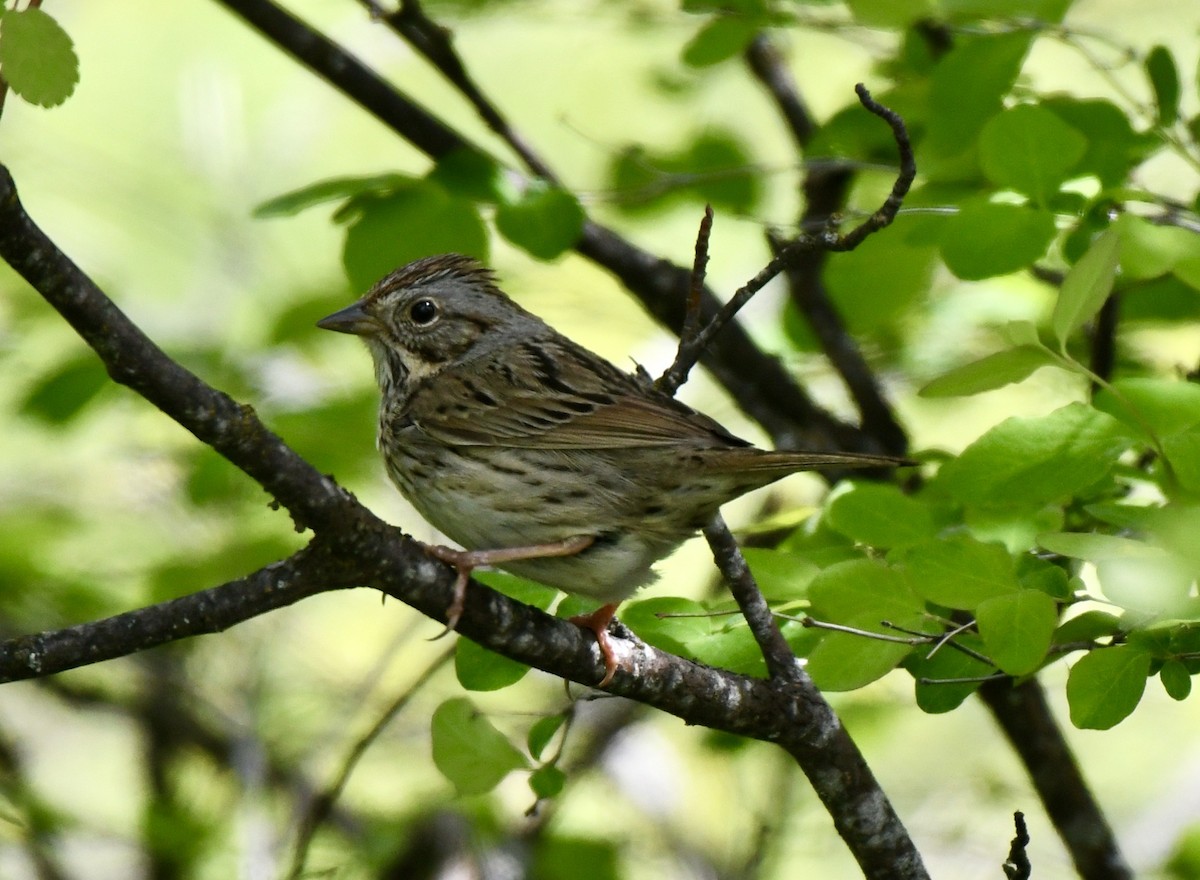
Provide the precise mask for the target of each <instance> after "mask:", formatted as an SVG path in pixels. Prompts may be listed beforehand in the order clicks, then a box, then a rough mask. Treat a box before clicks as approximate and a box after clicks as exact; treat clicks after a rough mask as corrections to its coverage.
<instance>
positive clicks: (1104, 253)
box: [1050, 229, 1121, 344]
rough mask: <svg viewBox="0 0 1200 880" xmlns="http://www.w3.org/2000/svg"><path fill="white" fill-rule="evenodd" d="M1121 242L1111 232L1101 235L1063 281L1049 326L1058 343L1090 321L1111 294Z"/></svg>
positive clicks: (1064, 341)
mask: <svg viewBox="0 0 1200 880" xmlns="http://www.w3.org/2000/svg"><path fill="white" fill-rule="evenodd" d="M1120 247H1121V240H1120V238H1119V237H1118V235H1117V233H1116V231H1115V230H1113V229H1108V230H1106V231H1105V232H1103V233H1101V234H1100V236H1099V238H1097V239H1096V240H1095V241H1094V242H1092V246H1091V247H1090V248H1088V251H1087V253H1085V254H1084V255H1083V256H1082V257H1080V259H1079V262H1077V263H1076V264H1075V265H1074V266H1072V267H1071V270H1070V271H1069V272H1068V273H1067V277H1066V278H1064V279H1063V283H1062V287H1061V288H1060V289H1059V292H1058V301H1057V302H1055V304H1054V314H1053V315H1052V316H1051V319H1050V324H1051V326H1052V327H1053V328H1054V335H1055V337H1057V339H1058V341H1059V342H1060V343H1063V344H1066V341H1067V338H1068V337H1069V336H1070V335H1071V334H1072V333H1074V332H1075V331H1076V330H1078V329H1079V328H1080V327H1082V326H1083V325H1084V324H1085V323H1087V322H1088V321H1090V320H1091V319H1092V318H1093V317H1094V316H1095V314H1096V312H1098V311H1100V307H1101V306H1102V305H1104V301H1105V300H1106V299H1108V295H1109V294H1110V293H1111V292H1112V286H1113V279H1114V278H1115V277H1116V273H1117V258H1118V256H1119V254H1120Z"/></svg>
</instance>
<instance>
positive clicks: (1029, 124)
mask: <svg viewBox="0 0 1200 880" xmlns="http://www.w3.org/2000/svg"><path fill="white" fill-rule="evenodd" d="M1086 151H1087V139H1086V138H1085V137H1084V136H1083V135H1081V134H1080V133H1079V132H1078V131H1076V130H1075V129H1074V128H1072V127H1071V126H1069V125H1068V124H1067V123H1065V122H1063V121H1062V120H1061V119H1060V118H1059V117H1057V116H1055V115H1054V113H1052V112H1051V111H1049V110H1047V109H1046V108H1044V107H1040V106H1037V105H1035V104H1018V105H1017V106H1016V107H1011V108H1009V109H1008V110H1004V111H1002V112H1001V113H998V114H997V115H996V116H993V117H992V118H991V119H989V120H988V122H987V124H986V125H984V127H983V131H982V132H981V134H980V136H979V164H980V166H981V167H982V168H983V172H984V174H986V175H987V176H988V178H989V179H990V180H991V181H992V182H993V183H995V184H996V185H997V186H999V187H1003V188H1008V189H1015V190H1017V191H1018V192H1021V193H1024V194H1025V195H1027V196H1029V197H1030V198H1031V199H1033V201H1035V202H1037V203H1038V204H1039V205H1042V206H1045V205H1046V203H1047V202H1048V201H1049V200H1050V197H1051V196H1052V195H1054V194H1055V193H1056V192H1058V188H1059V185H1060V184H1061V183H1062V182H1063V181H1064V180H1066V179H1067V177H1068V176H1069V175H1070V172H1071V170H1072V169H1073V168H1074V167H1075V165H1076V163H1078V162H1079V160H1080V159H1082V158H1083V155H1084V153H1085V152H1086Z"/></svg>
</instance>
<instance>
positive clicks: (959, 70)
mask: <svg viewBox="0 0 1200 880" xmlns="http://www.w3.org/2000/svg"><path fill="white" fill-rule="evenodd" d="M1031 39H1032V37H1031V35H1030V34H1028V33H1022V32H1019V31H1017V32H1013V33H1008V34H995V35H986V36H981V37H976V38H974V39H970V38H963V39H959V40H955V43H954V48H953V49H951V50H950V51H949V52H947V53H946V55H945V56H944V57H943V58H942V60H941V62H940V63H939V64H938V65H937V67H936V68H935V69H934V72H933V78H932V81H931V83H930V91H929V132H928V148H929V149H930V150H931V151H932V152H933V153H935V154H937V155H939V156H954V155H957V154H959V153H962V152H963V151H965V150H969V149H970V147H971V146H972V145H973V144H974V142H975V139H976V137H977V136H978V135H979V132H980V131H981V130H982V129H983V126H984V123H986V122H987V120H988V119H989V118H990V117H991V116H993V115H994V114H995V113H997V112H998V111H999V110H1000V108H1001V106H1002V105H1001V99H1002V98H1003V96H1004V95H1006V94H1007V93H1008V91H1009V90H1010V89H1011V88H1012V86H1013V83H1014V82H1016V79H1017V73H1018V72H1019V71H1020V69H1021V64H1022V62H1023V61H1024V59H1025V53H1026V52H1028V51H1029V44H1030V42H1031Z"/></svg>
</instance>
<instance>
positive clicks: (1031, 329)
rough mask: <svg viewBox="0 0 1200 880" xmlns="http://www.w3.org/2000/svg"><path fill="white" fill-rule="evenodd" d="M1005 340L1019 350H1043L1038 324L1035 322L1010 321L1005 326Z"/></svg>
mask: <svg viewBox="0 0 1200 880" xmlns="http://www.w3.org/2000/svg"><path fill="white" fill-rule="evenodd" d="M1004 338H1005V340H1006V341H1007V342H1008V344H1009V345H1013V346H1016V347H1018V348H1041V347H1042V345H1041V339H1040V337H1039V336H1038V329H1037V324H1035V323H1033V321H1009V322H1007V323H1006V324H1005V325H1004Z"/></svg>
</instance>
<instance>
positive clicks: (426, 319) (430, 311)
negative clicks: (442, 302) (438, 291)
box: [408, 299, 438, 325]
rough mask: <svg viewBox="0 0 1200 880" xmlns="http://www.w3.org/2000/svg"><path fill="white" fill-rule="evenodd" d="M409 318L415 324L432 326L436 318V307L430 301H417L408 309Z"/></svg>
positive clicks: (435, 304)
mask: <svg viewBox="0 0 1200 880" xmlns="http://www.w3.org/2000/svg"><path fill="white" fill-rule="evenodd" d="M408 314H409V317H411V318H412V319H413V322H414V323H416V324H421V325H425V324H432V323H433V322H434V320H435V319H436V318H437V316H438V307H437V303H435V302H434V301H433V300H431V299H419V300H417V301H416V302H415V303H413V304H412V305H411V306H409V309H408Z"/></svg>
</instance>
